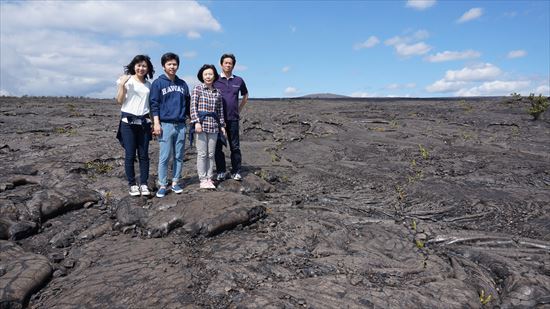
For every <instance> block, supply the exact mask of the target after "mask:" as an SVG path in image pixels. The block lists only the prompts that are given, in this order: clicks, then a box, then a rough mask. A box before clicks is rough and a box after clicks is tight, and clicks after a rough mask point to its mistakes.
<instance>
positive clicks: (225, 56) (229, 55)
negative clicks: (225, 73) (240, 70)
mask: <svg viewBox="0 0 550 309" xmlns="http://www.w3.org/2000/svg"><path fill="white" fill-rule="evenodd" d="M225 58H231V59H233V65H235V64H236V63H237V59H235V55H233V54H223V55H222V57H221V58H220V64H223V59H225Z"/></svg>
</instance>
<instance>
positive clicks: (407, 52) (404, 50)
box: [395, 42, 432, 57]
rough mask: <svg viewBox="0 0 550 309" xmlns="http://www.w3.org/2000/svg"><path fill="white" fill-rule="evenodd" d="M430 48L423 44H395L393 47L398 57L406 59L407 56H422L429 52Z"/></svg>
mask: <svg viewBox="0 0 550 309" xmlns="http://www.w3.org/2000/svg"><path fill="white" fill-rule="evenodd" d="M430 49H432V48H431V46H429V45H427V44H426V43H424V42H419V43H416V44H411V45H407V44H397V45H395V51H396V52H397V54H398V55H400V56H403V57H407V56H414V55H423V54H425V53H427V52H429V51H430Z"/></svg>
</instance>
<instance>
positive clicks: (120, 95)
mask: <svg viewBox="0 0 550 309" xmlns="http://www.w3.org/2000/svg"><path fill="white" fill-rule="evenodd" d="M130 77H132V75H122V76H121V77H120V78H119V79H118V90H117V93H116V101H117V103H118V104H121V105H122V103H124V99H126V92H127V89H126V83H127V82H128V81H129V80H130Z"/></svg>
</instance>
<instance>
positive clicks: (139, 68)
mask: <svg viewBox="0 0 550 309" xmlns="http://www.w3.org/2000/svg"><path fill="white" fill-rule="evenodd" d="M134 71H135V72H136V75H137V76H138V77H145V75H147V72H149V67H148V66H147V62H146V61H145V60H144V61H142V62H138V63H136V64H135V65H134Z"/></svg>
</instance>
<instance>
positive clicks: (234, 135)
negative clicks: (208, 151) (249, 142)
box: [214, 120, 242, 174]
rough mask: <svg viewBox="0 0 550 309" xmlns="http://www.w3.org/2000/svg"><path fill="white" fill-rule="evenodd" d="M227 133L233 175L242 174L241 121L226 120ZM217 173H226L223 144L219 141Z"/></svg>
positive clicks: (216, 154)
mask: <svg viewBox="0 0 550 309" xmlns="http://www.w3.org/2000/svg"><path fill="white" fill-rule="evenodd" d="M225 132H226V133H227V144H228V146H229V150H230V151H231V173H232V174H235V173H240V172H241V161H242V158H241V148H240V143H239V120H226V121H225ZM214 157H215V159H216V172H218V173H225V169H226V167H225V154H224V153H223V144H222V143H221V142H220V140H219V139H218V142H217V143H216V153H215V155H214Z"/></svg>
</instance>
